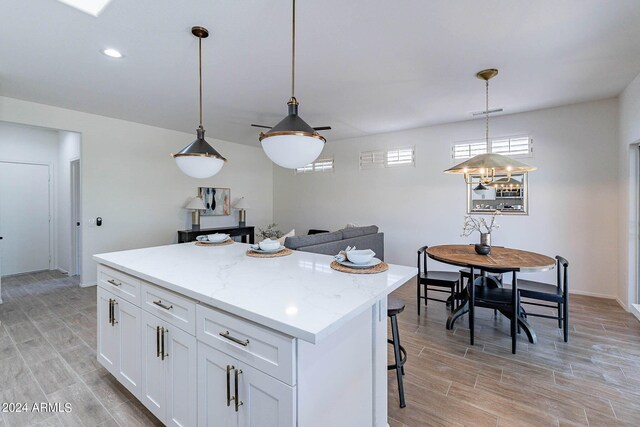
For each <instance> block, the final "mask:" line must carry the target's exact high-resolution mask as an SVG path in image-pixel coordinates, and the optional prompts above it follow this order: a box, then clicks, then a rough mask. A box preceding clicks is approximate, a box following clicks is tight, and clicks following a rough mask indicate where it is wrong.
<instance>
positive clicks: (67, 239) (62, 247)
mask: <svg viewBox="0 0 640 427" xmlns="http://www.w3.org/2000/svg"><path fill="white" fill-rule="evenodd" d="M79 158H80V134H79V133H77V132H68V131H59V132H58V174H57V177H58V183H57V188H58V197H57V205H58V206H57V209H56V213H57V224H56V232H57V237H56V242H57V261H58V264H57V267H58V268H59V269H60V270H63V271H65V272H70V271H71V265H72V262H71V256H72V253H71V248H72V245H71V239H72V235H71V167H70V166H71V161H72V160H76V159H79Z"/></svg>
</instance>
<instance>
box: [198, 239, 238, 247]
mask: <svg viewBox="0 0 640 427" xmlns="http://www.w3.org/2000/svg"><path fill="white" fill-rule="evenodd" d="M231 244H233V240H231V239H229V240H226V241H224V242H222V243H205V242H196V246H227V245H231Z"/></svg>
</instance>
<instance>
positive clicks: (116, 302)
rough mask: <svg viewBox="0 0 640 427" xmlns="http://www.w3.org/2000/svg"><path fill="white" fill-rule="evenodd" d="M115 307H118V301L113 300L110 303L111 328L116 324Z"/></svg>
mask: <svg viewBox="0 0 640 427" xmlns="http://www.w3.org/2000/svg"><path fill="white" fill-rule="evenodd" d="M116 305H118V301H116V300H115V299H114V300H113V302H112V303H111V326H115V325H116V323H118V321H117V320H116Z"/></svg>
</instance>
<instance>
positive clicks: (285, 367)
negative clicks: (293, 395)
mask: <svg viewBox="0 0 640 427" xmlns="http://www.w3.org/2000/svg"><path fill="white" fill-rule="evenodd" d="M196 318H197V327H196V337H197V338H198V340H200V341H202V342H204V343H206V344H208V345H210V346H211V347H213V348H216V349H218V350H220V351H222V352H224V353H226V354H228V355H230V356H232V357H235V358H236V359H238V360H240V361H242V362H245V363H247V364H248V365H250V366H253V367H254V368H256V369H259V370H261V371H262V372H264V373H266V374H268V375H271V376H272V377H275V378H277V379H279V380H281V381H283V382H285V383H286V384H289V385H292V386H293V385H295V384H296V376H295V372H296V371H295V363H296V360H295V342H294V338H292V337H289V336H287V335H283V334H281V333H279V332H276V331H273V330H271V329H268V328H265V327H263V326H260V325H257V324H255V323H253V322H250V321H248V320H245V319H242V318H239V317H236V316H233V315H230V314H227V313H225V312H222V311H219V310H216V309H213V308H209V307H207V306H204V305H202V304H199V305H198V306H197V307H196Z"/></svg>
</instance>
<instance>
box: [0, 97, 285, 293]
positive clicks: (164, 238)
mask: <svg viewBox="0 0 640 427" xmlns="http://www.w3.org/2000/svg"><path fill="white" fill-rule="evenodd" d="M0 120H3V121H8V122H14V123H22V124H28V125H35V126H43V127H48V128H52V129H60V130H68V131H75V132H80V133H81V134H82V209H83V225H82V248H83V251H82V252H83V256H82V259H83V268H82V282H83V283H84V284H92V283H95V281H96V264H95V262H94V261H93V260H92V258H91V256H92V255H93V254H96V253H101V252H108V251H116V250H122V249H129V248H140V247H145V246H154V245H163V244H169V243H173V242H176V241H177V237H176V230H178V229H182V228H184V227H185V225H186V224H188V223H189V215H190V214H189V212H187V211H185V210H184V209H182V207H183V206H184V204H185V203H186V202H187V200H188V199H189V197H190V196H192V195H195V193H196V188H197V187H198V186H213V187H230V188H231V195H232V198H234V199H235V198H236V197H237V196H240V195H244V196H245V197H247V200H248V201H249V203H250V204H251V206H252V209H251V210H250V211H248V215H249V223H250V224H255V225H257V226H264V225H266V224H267V223H269V222H271V221H272V216H273V205H272V203H273V179H272V163H271V162H270V161H269V159H268V158H267V157H266V156H265V155H264V154H263V152H262V150H261V149H260V148H257V147H249V146H244V145H239V144H235V143H232V142H226V141H218V140H214V139H209V142H210V143H211V144H212V145H213V146H214V147H215V148H216V149H218V150H219V151H220V152H221V153H222V154H223V155H224V156H225V157H226V158H227V159H228V163H227V165H225V167H224V168H223V169H222V171H221V172H220V173H219V174H218V175H216V176H214V177H213V178H210V179H205V180H196V179H193V178H189V177H187V176H185V175H184V174H182V173H181V172H180V171H179V170H178V168H177V167H176V165H175V162H174V161H173V159H172V158H171V157H170V156H169V153H171V152H176V151H178V150H180V149H181V148H183V147H184V146H185V145H187V144H188V143H190V142H191V141H193V139H194V138H195V135H192V134H187V133H183V132H176V131H171V130H167V129H161V128H157V127H152V126H146V125H141V124H138V123H132V122H127V121H123V120H116V119H111V118H107V117H103V116H98V115H94V114H87V113H82V112H78V111H72V110H67V109H63V108H57V107H51V106H47V105H43V104H37V103H33V102H26V101H21V100H17V99H13V98H7V97H0ZM194 126H195V125H194ZM194 132H195V127H194ZM98 216H100V217H102V218H103V220H104V225H103V226H102V227H88V226H87V224H88V220H89V219H90V218H96V217H98ZM221 218H222V219H221ZM234 222H235V220H234V219H231V218H230V217H229V218H224V217H220V218H217V219H214V220H212V221H211V225H213V224H216V225H217V224H220V225H223V224H225V225H226V224H232V223H234Z"/></svg>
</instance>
